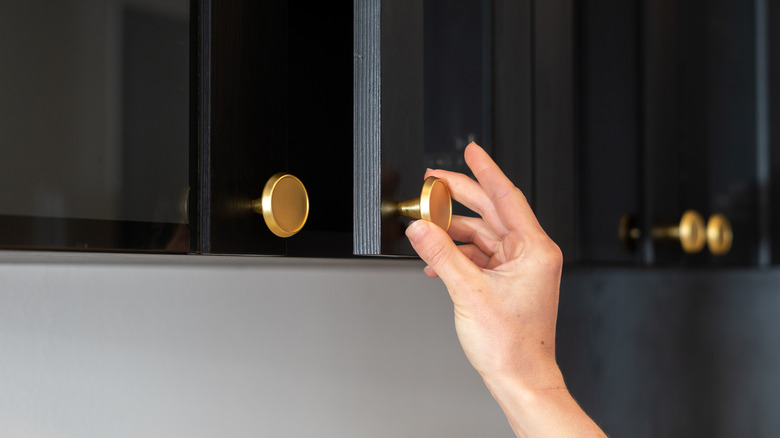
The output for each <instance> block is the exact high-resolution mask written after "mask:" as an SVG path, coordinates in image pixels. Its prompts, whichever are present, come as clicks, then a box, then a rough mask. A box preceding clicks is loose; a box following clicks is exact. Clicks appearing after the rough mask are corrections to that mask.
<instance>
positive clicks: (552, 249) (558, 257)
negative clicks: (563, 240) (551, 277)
mask: <svg viewBox="0 0 780 438" xmlns="http://www.w3.org/2000/svg"><path fill="white" fill-rule="evenodd" d="M537 260H538V261H539V263H540V265H541V266H542V267H543V269H545V270H547V271H560V270H561V268H562V267H563V252H562V251H561V248H560V247H559V246H558V245H557V244H556V243H555V242H553V241H552V240H550V239H545V241H544V242H542V243H540V244H539V245H538V247H537Z"/></svg>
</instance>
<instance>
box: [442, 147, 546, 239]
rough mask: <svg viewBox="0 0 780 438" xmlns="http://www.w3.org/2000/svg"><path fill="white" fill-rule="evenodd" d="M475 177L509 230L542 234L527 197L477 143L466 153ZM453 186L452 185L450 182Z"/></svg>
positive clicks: (467, 148)
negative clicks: (539, 232)
mask: <svg viewBox="0 0 780 438" xmlns="http://www.w3.org/2000/svg"><path fill="white" fill-rule="evenodd" d="M464 156H465V158H466V164H468V166H469V168H470V169H471V171H472V172H473V173H474V176H475V177H477V180H478V181H479V184H480V185H481V187H482V189H483V190H484V191H485V193H486V194H487V195H488V197H490V200H491V201H492V203H493V205H494V206H495V209H496V212H497V214H498V217H499V218H500V220H501V223H502V224H503V225H504V226H505V227H506V228H507V229H509V230H520V231H524V232H529V231H534V232H538V231H541V226H540V225H539V222H538V221H537V220H536V215H534V213H533V210H531V206H530V205H528V201H527V200H526V198H525V196H524V195H523V193H522V192H521V191H520V190H519V189H518V188H517V187H515V185H514V184H513V183H512V182H511V181H510V180H509V179H508V178H507V177H506V176H505V175H504V173H503V172H502V171H501V169H499V167H498V165H496V163H495V162H494V161H493V160H492V159H491V158H490V156H489V155H488V154H487V153H486V152H485V151H484V150H483V149H482V148H481V147H479V146H477V145H476V144H475V143H471V144H469V145H468V146H467V147H466V151H465V153H464ZM448 182H449V181H448Z"/></svg>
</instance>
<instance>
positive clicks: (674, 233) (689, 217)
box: [618, 210, 707, 254]
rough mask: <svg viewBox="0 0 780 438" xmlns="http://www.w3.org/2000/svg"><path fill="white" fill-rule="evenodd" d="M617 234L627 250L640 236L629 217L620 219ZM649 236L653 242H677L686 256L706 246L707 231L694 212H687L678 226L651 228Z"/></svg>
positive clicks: (699, 216) (702, 220)
mask: <svg viewBox="0 0 780 438" xmlns="http://www.w3.org/2000/svg"><path fill="white" fill-rule="evenodd" d="M618 232H619V235H620V240H621V241H622V242H623V244H624V245H625V246H626V247H627V248H629V249H632V248H633V247H634V246H635V245H636V241H637V240H639V238H640V237H641V235H642V232H641V230H639V228H637V227H636V224H635V223H634V221H633V220H632V218H631V217H630V216H624V217H623V219H621V221H620V228H619V231H618ZM650 234H651V236H652V237H653V240H667V239H671V240H678V241H679V242H680V246H682V249H683V251H685V252H686V253H687V254H696V253H698V252H701V250H702V249H704V246H705V245H706V244H707V230H706V228H705V226H704V219H703V218H702V216H701V215H700V214H699V213H698V212H697V211H695V210H687V211H686V212H685V213H683V215H682V218H681V219H680V223H679V224H675V225H670V226H660V227H659V226H656V227H653V228H652V230H651V233H650Z"/></svg>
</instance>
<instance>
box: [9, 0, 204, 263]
mask: <svg viewBox="0 0 780 438" xmlns="http://www.w3.org/2000/svg"><path fill="white" fill-rule="evenodd" d="M189 3H190V2H189V1H187V0H165V1H141V0H133V1H121V2H120V1H116V0H105V1H97V0H80V1H67V2H62V1H58V0H35V1H29V2H4V3H3V4H2V5H0V36H1V37H2V39H1V40H0V56H1V57H2V59H3V60H4V62H3V66H2V67H0V101H2V105H0V142H2V147H0V186H2V187H3V190H0V216H3V217H6V218H9V219H8V220H9V221H11V223H24V224H26V225H25V226H24V227H22V228H21V229H27V230H32V229H33V228H36V227H37V225H36V224H38V225H41V226H43V224H46V226H47V227H48V229H47V230H45V232H39V231H34V230H33V231H31V232H30V234H29V235H28V234H26V233H21V232H20V234H19V235H16V236H14V239H13V240H14V242H11V241H10V240H9V239H10V238H6V239H5V241H0V245H2V246H6V247H7V246H16V245H21V246H33V247H35V246H43V247H49V246H51V247H60V246H66V247H70V246H73V245H77V246H81V247H90V246H91V245H90V241H93V242H100V244H99V245H98V246H99V247H101V248H107V249H112V248H137V249H148V248H149V247H153V248H163V249H164V248H165V247H166V246H167V243H159V242H158V243H150V242H151V240H154V239H157V238H154V239H153V238H152V237H150V235H149V233H150V232H151V231H149V232H147V231H143V230H144V229H145V227H140V228H139V227H138V224H135V225H133V226H129V225H128V226H124V225H122V223H125V222H134V223H146V224H148V225H149V227H151V228H153V229H155V230H156V229H158V228H160V227H163V228H165V227H168V228H170V227H172V226H173V225H175V224H179V225H182V227H181V228H183V229H184V228H186V227H184V226H185V225H186V224H187V222H188V220H187V215H186V207H185V205H186V202H185V199H186V197H187V192H188V187H189V173H188V172H189V170H188V168H189V166H188V162H189V158H188V155H189V154H188V151H189V122H188V120H189V38H190V32H189V13H190V12H189ZM10 218H14V219H13V220H11V219H10ZM25 218H27V219H25ZM37 219H46V220H37ZM49 219H62V220H63V222H61V223H60V225H55V224H56V223H57V222H56V221H51V220H49ZM74 221H75V222H74ZM79 221H81V222H83V223H92V222H90V221H108V222H111V224H106V225H105V226H98V227H90V226H87V227H86V229H90V228H93V229H94V233H93V234H95V235H97V234H100V235H101V237H100V238H94V237H89V235H90V234H89V233H86V236H87V237H84V239H85V240H84V241H83V242H82V240H83V239H76V240H73V239H74V238H73V235H72V233H70V234H69V231H68V230H72V229H74V228H73V227H71V226H70V225H65V224H73V223H76V222H79ZM81 222H79V223H81ZM154 224H157V225H154ZM164 224H167V225H165V226H163V225H164ZM77 228H78V227H77ZM173 228H175V227H173ZM21 229H20V230H21ZM158 231H159V230H158ZM138 233H140V235H139V234H138ZM154 233H156V231H155V232H154ZM76 234H80V233H76ZM163 234H166V233H163ZM174 234H176V233H174ZM187 235H188V234H187ZM36 236H37V237H36ZM41 236H43V237H41ZM133 236H135V237H133ZM158 237H159V236H158ZM139 239H141V240H139ZM0 240H2V239H0ZM163 240H165V239H163ZM184 240H187V241H188V238H187V239H183V241H184ZM77 241H78V242H81V243H77ZM188 246H189V243H188V242H187V244H186V247H188ZM177 247H181V248H184V247H183V246H181V245H177Z"/></svg>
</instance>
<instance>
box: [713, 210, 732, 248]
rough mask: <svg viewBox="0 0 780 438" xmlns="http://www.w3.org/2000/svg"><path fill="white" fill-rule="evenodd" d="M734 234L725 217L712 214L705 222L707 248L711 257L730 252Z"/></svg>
mask: <svg viewBox="0 0 780 438" xmlns="http://www.w3.org/2000/svg"><path fill="white" fill-rule="evenodd" d="M733 240H734V234H733V232H732V231H731V223H730V222H729V220H728V219H726V216H723V215H722V214H714V215H712V216H711V217H710V220H709V221H707V246H709V248H710V252H711V253H712V254H713V255H716V256H721V255H725V254H727V253H728V252H729V251H730V250H731V244H732V242H733Z"/></svg>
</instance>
